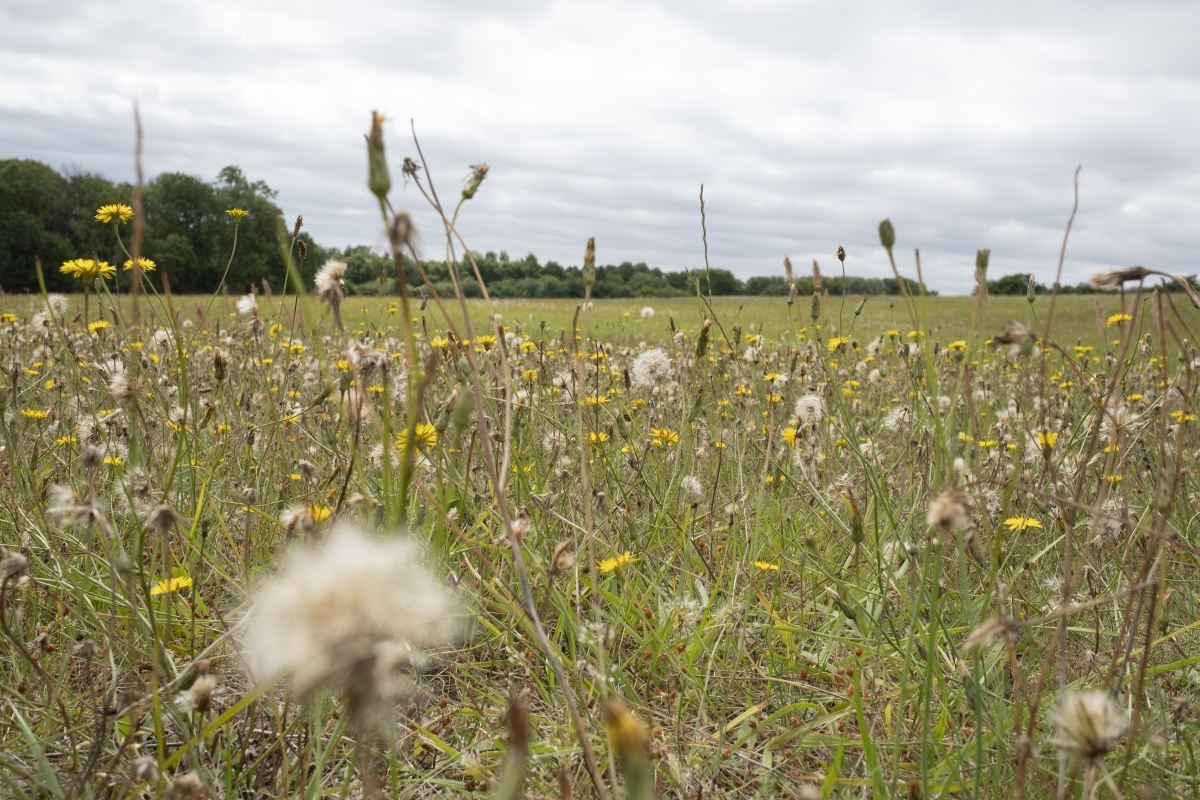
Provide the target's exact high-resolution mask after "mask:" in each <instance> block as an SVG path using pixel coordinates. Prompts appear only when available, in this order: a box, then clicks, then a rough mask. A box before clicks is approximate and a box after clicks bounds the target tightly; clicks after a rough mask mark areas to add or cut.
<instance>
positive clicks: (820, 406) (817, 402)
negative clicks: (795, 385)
mask: <svg viewBox="0 0 1200 800" xmlns="http://www.w3.org/2000/svg"><path fill="white" fill-rule="evenodd" d="M824 409H825V403H824V401H823V400H821V395H819V394H806V395H804V396H803V397H801V398H800V399H799V400H797V401H796V407H795V408H794V409H793V411H794V412H795V414H796V419H797V420H798V421H799V422H800V424H801V425H816V424H817V423H819V422H820V421H821V420H822V419H823V418H824Z"/></svg>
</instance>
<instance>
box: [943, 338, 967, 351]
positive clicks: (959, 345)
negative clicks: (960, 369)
mask: <svg viewBox="0 0 1200 800" xmlns="http://www.w3.org/2000/svg"><path fill="white" fill-rule="evenodd" d="M946 349H947V350H966V349H967V343H966V342H964V341H962V340H961V339H960V340H959V341H957V342H951V343H950V344H948V345H946Z"/></svg>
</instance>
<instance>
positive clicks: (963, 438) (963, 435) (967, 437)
mask: <svg viewBox="0 0 1200 800" xmlns="http://www.w3.org/2000/svg"><path fill="white" fill-rule="evenodd" d="M958 440H959V441H960V442H968V443H970V442H973V441H975V438H974V437H973V436H971V434H969V433H960V434H959V435H958Z"/></svg>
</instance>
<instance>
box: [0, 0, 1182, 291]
mask: <svg viewBox="0 0 1200 800" xmlns="http://www.w3.org/2000/svg"><path fill="white" fill-rule="evenodd" d="M1197 23H1200V7H1196V6H1193V5H1190V4H1176V3H1141V4H1138V5H1137V6H1136V7H1131V6H1130V5H1129V4H1126V3H1117V2H1093V3H1083V2H1075V3H1061V4H1045V3H1025V2H1021V3H1006V4H999V5H997V4H990V5H983V4H961V3H915V4H904V5H903V6H899V5H897V6H889V5H884V4H878V3H865V2H860V3H831V2H816V3H803V4H796V3H785V2H745V3H738V4H729V3H720V2H715V0H714V1H712V2H708V1H707V0H706V1H704V2H694V1H693V2H687V3H684V2H671V3H659V4H645V3H621V2H602V3H592V4H586V5H582V4H575V3H568V2H552V1H551V0H544V1H541V0H539V1H538V2H533V1H532V0H531V1H530V2H522V3H517V4H504V5H503V6H500V5H497V4H494V3H485V2H483V0H470V1H469V2H450V3H441V4H418V3H381V2H368V1H366V0H363V1H362V2H351V3H342V4H338V5H337V6H330V5H329V4H327V3H323V4H318V3H306V2H300V3H294V4H290V5H289V6H288V7H287V8H286V9H285V10H280V8H279V7H270V6H266V5H256V4H251V3H237V4H234V3H215V4H203V5H201V4H188V5H185V4H172V5H169V6H166V5H161V4H148V3H123V4H122V3H115V4H113V3H109V4H96V3H87V2H76V3H69V4H55V5H54V6H48V5H30V6H27V7H20V8H17V7H8V8H5V9H0V144H2V145H3V148H2V151H0V156H18V157H30V158H40V159H42V160H45V161H48V162H50V163H52V164H56V165H58V164H67V163H73V164H78V165H80V166H82V167H84V168H87V169H95V170H98V171H101V172H104V173H106V174H108V175H110V176H111V177H114V178H118V179H128V178H130V177H131V175H132V161H131V149H132V135H131V126H130V107H131V102H132V100H133V99H134V98H137V100H138V102H139V103H140V107H141V110H142V116H143V123H144V126H145V129H146V133H147V142H146V165H147V168H148V171H149V172H150V173H151V174H154V173H157V172H160V171H164V170H180V171H187V172H191V173H194V174H198V175H202V176H205V177H211V176H212V175H214V174H215V173H216V171H217V170H218V169H220V168H221V167H222V166H224V165H225V164H229V163H236V164H239V165H240V166H242V167H243V168H244V169H245V170H246V172H247V174H249V175H250V176H252V177H253V178H256V179H258V178H261V179H264V180H266V181H267V182H268V183H270V184H271V185H272V186H273V187H275V188H276V189H278V190H279V192H280V195H279V200H280V203H281V205H282V206H283V207H284V209H285V211H286V212H287V213H288V214H293V213H297V212H300V213H303V214H304V215H305V219H306V221H307V222H308V224H309V228H310V230H311V231H312V232H313V234H314V235H315V236H316V237H317V238H318V240H320V241H323V242H329V243H333V244H346V243H354V242H365V243H368V244H379V243H381V235H380V232H379V221H378V220H377V219H376V216H377V213H376V212H375V211H374V209H373V207H372V202H371V198H370V197H369V195H368V194H367V193H366V190H365V188H364V186H363V179H364V171H365V156H364V153H363V145H362V133H363V131H364V130H365V129H366V127H367V123H368V120H369V116H368V115H369V112H370V111H371V109H373V108H379V109H381V110H384V111H386V112H388V113H389V115H390V121H389V123H388V128H387V130H388V146H389V152H390V154H391V156H392V160H393V162H394V163H395V164H396V165H398V163H399V160H400V159H401V158H402V157H403V156H404V155H413V154H414V149H413V147H412V145H411V141H410V139H409V138H408V127H407V124H408V120H409V119H410V118H415V120H416V122H417V126H418V132H419V133H420V134H421V142H422V146H423V147H424V148H425V153H426V155H427V156H428V157H429V159H430V164H431V168H432V169H433V173H434V175H433V176H434V178H435V180H436V181H437V183H438V187H439V191H440V192H441V193H442V196H443V198H444V199H445V198H447V197H448V196H450V195H455V194H457V190H458V187H459V186H460V181H461V180H462V178H463V177H464V176H465V174H466V172H467V165H469V164H472V163H475V162H477V161H481V160H486V161H488V162H489V163H490V164H491V165H492V168H493V169H492V176H491V178H490V180H489V183H488V184H487V185H486V186H485V189H484V190H483V191H481V192H480V193H479V195H477V197H476V199H475V200H473V201H472V202H471V204H470V206H469V207H468V209H467V210H466V212H465V216H464V220H463V223H462V230H463V231H464V233H465V235H466V236H467V238H468V241H469V242H470V243H471V244H472V246H474V247H476V248H478V249H508V250H509V251H510V252H513V253H522V254H523V253H524V252H527V251H533V252H535V253H537V254H538V255H539V256H540V257H542V258H554V259H557V260H559V261H562V262H565V263H578V261H579V260H580V257H581V254H582V250H583V243H584V242H585V241H586V238H587V237H588V236H592V235H594V236H596V237H597V241H598V245H599V255H600V258H601V260H602V261H614V262H615V261H621V260H625V259H632V260H646V261H647V262H649V263H651V264H655V265H658V266H662V267H665V268H671V269H678V268H680V267H682V266H685V265H686V266H689V267H697V266H700V265H702V263H703V250H702V246H701V242H700V220H699V204H698V198H697V192H698V189H699V184H700V183H701V182H703V183H704V184H705V186H706V189H705V197H706V200H707V211H708V230H709V251H710V258H711V259H712V262H713V264H714V266H723V267H728V268H731V269H734V270H735V271H737V272H738V273H740V274H742V275H750V274H763V273H770V272H774V271H776V270H778V269H779V264H780V261H781V259H782V257H783V255H784V253H789V254H791V256H792V257H793V259H794V260H798V263H805V259H806V258H808V257H813V256H816V257H817V258H820V259H822V260H823V261H826V262H829V263H830V265H832V263H833V259H832V252H833V250H834V248H835V247H836V246H837V245H838V244H844V245H846V246H847V248H848V249H849V250H850V253H851V258H850V261H849V262H848V263H849V265H850V269H852V270H853V271H854V272H856V273H859V274H875V275H885V274H888V272H889V269H888V267H887V264H886V259H885V258H884V256H883V253H882V251H881V250H880V248H879V246H878V241H877V239H876V236H875V226H876V224H877V223H878V221H879V219H880V218H881V217H883V216H890V217H891V218H892V219H893V220H894V221H895V223H896V226H897V230H898V231H899V235H900V245H901V246H902V248H903V249H904V256H903V258H902V259H901V261H902V265H904V269H905V271H906V273H907V274H909V275H912V274H913V270H912V268H911V264H912V256H911V250H912V248H914V247H918V246H919V247H920V248H921V253H922V264H923V267H924V274H925V276H926V279H927V281H928V282H929V283H930V284H931V285H932V286H934V287H935V288H938V289H940V290H942V291H951V292H955V291H968V290H969V288H970V281H971V269H970V267H971V264H972V262H973V254H974V251H975V249H976V248H977V247H980V246H988V247H991V248H992V250H993V268H992V270H993V272H994V273H995V274H1004V273H1005V272H1013V271H1032V272H1034V273H1035V274H1036V275H1037V276H1038V278H1039V279H1040V280H1042V281H1044V282H1048V281H1050V280H1051V279H1052V278H1053V270H1054V267H1055V265H1056V263H1057V257H1058V248H1059V246H1060V245H1061V240H1062V230H1063V226H1064V224H1065V222H1066V218H1067V214H1068V213H1069V211H1070V205H1071V174H1072V172H1073V171H1074V168H1075V166H1076V165H1077V164H1083V165H1084V170H1083V173H1082V175H1081V179H1080V187H1081V200H1080V215H1079V218H1078V220H1077V222H1076V227H1075V229H1074V231H1073V234H1072V242H1071V246H1070V249H1069V253H1068V261H1067V265H1066V270H1065V274H1064V280H1067V281H1069V282H1076V281H1079V280H1083V279H1085V278H1086V277H1087V276H1088V275H1089V274H1090V273H1091V272H1092V271H1094V270H1095V269H1097V268H1106V267H1112V266H1125V265H1128V264H1132V263H1145V264H1146V265H1148V266H1156V267H1159V268H1164V269H1168V270H1171V271H1183V272H1195V271H1197V267H1196V266H1194V264H1195V261H1194V258H1193V255H1192V253H1193V251H1194V250H1195V245H1196V240H1197V235H1198V234H1200V223H1198V222H1197V219H1198V218H1197V214H1196V211H1197V209H1198V207H1200V157H1197V155H1196V152H1195V147H1194V140H1195V138H1196V134H1197V132H1198V129H1200V102H1197V101H1198V100H1200V80H1198V79H1197V76H1200V70H1198V68H1200V51H1197V50H1196V48H1195V47H1194V45H1193V43H1192V37H1191V31H1194V30H1196V29H1197V27H1198V25H1197ZM397 177H398V175H397ZM397 184H399V181H397ZM398 189H400V187H399V185H398ZM396 200H397V202H398V203H400V204H403V205H407V206H409V207H410V208H412V209H413V210H414V211H415V212H416V214H417V221H418V224H419V225H420V226H422V228H423V230H424V231H425V242H426V249H427V251H429V254H430V255H431V256H434V257H436V256H438V255H440V249H439V245H438V244H437V243H438V237H437V236H436V235H435V234H436V232H437V230H438V227H437V221H436V219H435V217H434V216H433V215H432V214H430V213H429V212H428V210H427V209H424V208H423V203H422V202H421V201H420V198H419V196H417V195H416V193H415V192H414V191H413V190H412V188H411V187H410V188H409V189H408V190H407V191H398V193H397V198H396Z"/></svg>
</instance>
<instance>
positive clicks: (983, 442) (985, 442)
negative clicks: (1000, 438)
mask: <svg viewBox="0 0 1200 800" xmlns="http://www.w3.org/2000/svg"><path fill="white" fill-rule="evenodd" d="M975 444H976V445H977V446H979V447H995V446H996V445H998V444H1000V443H999V442H997V441H996V440H995V439H980V440H979V441H978V442H976V443H975Z"/></svg>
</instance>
